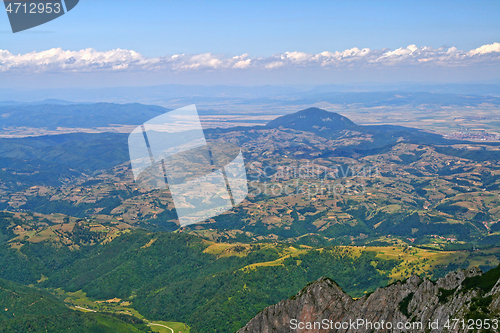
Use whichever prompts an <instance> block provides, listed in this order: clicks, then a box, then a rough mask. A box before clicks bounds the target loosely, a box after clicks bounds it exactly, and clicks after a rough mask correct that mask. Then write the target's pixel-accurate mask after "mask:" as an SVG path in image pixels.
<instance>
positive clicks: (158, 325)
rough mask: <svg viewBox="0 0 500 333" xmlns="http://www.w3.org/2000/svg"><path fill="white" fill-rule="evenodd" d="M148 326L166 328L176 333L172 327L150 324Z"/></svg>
mask: <svg viewBox="0 0 500 333" xmlns="http://www.w3.org/2000/svg"><path fill="white" fill-rule="evenodd" d="M148 326H161V327H165V328H168V329H169V330H171V331H172V333H175V332H174V330H173V329H171V328H170V327H168V326H165V325H161V324H151V323H150V324H148Z"/></svg>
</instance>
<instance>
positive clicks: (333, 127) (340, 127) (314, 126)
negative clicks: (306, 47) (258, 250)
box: [266, 108, 460, 154]
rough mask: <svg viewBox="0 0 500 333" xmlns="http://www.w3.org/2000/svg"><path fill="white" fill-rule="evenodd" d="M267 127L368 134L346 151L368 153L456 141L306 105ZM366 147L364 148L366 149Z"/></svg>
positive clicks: (329, 133)
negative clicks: (405, 145) (400, 144)
mask: <svg viewBox="0 0 500 333" xmlns="http://www.w3.org/2000/svg"><path fill="white" fill-rule="evenodd" d="M266 127H267V128H290V129H294V130H299V131H304V132H312V133H315V134H317V135H319V136H321V137H324V138H327V139H338V138H345V137H346V136H351V137H352V136H363V135H365V136H366V135H368V136H369V137H370V140H366V141H363V142H362V143H361V144H357V145H352V146H351V147H350V148H347V149H348V150H352V149H354V150H356V151H357V152H358V153H362V154H364V153H368V154H371V153H372V151H371V149H374V148H381V147H385V148H387V147H390V146H393V145H395V144H396V143H398V142H409V143H415V144H445V145H446V144H456V143H460V141H458V140H446V139H444V138H443V136H442V135H439V134H434V133H429V132H424V131H422V130H419V129H416V128H411V127H404V126H397V125H368V126H362V125H357V124H355V123H354V122H352V121H351V120H350V119H349V118H347V117H344V116H342V115H340V114H338V113H336V112H329V111H325V110H322V109H319V108H309V109H305V110H302V111H298V112H295V113H292V114H289V115H285V116H281V117H278V118H276V119H273V120H271V121H270V122H269V123H267V125H266ZM367 149H368V150H367Z"/></svg>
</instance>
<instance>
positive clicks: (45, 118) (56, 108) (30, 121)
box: [0, 100, 169, 129]
mask: <svg viewBox="0 0 500 333" xmlns="http://www.w3.org/2000/svg"><path fill="white" fill-rule="evenodd" d="M167 111H169V109H165V108H163V107H161V106H154V105H144V104H139V103H131V104H114V103H95V104H64V103H62V102H57V103H55V102H54V101H51V100H49V101H47V103H40V104H22V105H1V104H0V128H1V127H31V128H48V129H57V128H58V127H70V128H93V127H106V126H111V125H117V124H119V125H140V124H142V123H143V122H145V121H147V120H149V119H152V118H154V117H156V116H158V115H160V114H163V113H165V112H167Z"/></svg>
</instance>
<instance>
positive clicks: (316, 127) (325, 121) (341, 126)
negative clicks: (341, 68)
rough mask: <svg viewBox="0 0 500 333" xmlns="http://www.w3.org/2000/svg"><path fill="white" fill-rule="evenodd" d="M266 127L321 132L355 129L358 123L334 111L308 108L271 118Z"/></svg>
mask: <svg viewBox="0 0 500 333" xmlns="http://www.w3.org/2000/svg"><path fill="white" fill-rule="evenodd" d="M266 127H268V128H278V127H286V128H293V129H296V130H299V131H306V132H313V133H321V132H323V131H326V132H328V131H342V130H349V129H357V127H358V125H356V124H355V123H353V122H352V121H351V120H350V119H348V118H346V117H344V116H342V115H340V114H338V113H336V112H328V111H325V110H322V109H318V108H309V109H305V110H302V111H299V112H295V113H292V114H288V115H285V116H281V117H278V118H276V119H274V120H271V121H270V122H269V123H267V125H266Z"/></svg>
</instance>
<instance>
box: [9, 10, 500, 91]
mask: <svg viewBox="0 0 500 333" xmlns="http://www.w3.org/2000/svg"><path fill="white" fill-rule="evenodd" d="M499 14H500V1H497V0H493V1H480V0H478V1H462V0H455V1H436V0H434V1H422V0H420V1H399V0H397V1H396V0H395V1H387V0H371V1H356V0H351V1H334V0H330V1H307V2H306V1H293V0H289V1H279V0H276V1H258V0H256V1H227V0H226V1H217V0H211V1H168V0H142V1H141V0H121V1H117V0H105V1H103V0H80V3H79V4H78V5H77V6H76V7H75V8H74V9H73V10H72V11H71V12H69V13H67V14H65V15H63V16H62V17H60V18H58V19H55V20H53V21H51V22H48V23H46V24H44V25H41V26H39V27H35V28H33V29H30V30H27V31H24V32H19V33H16V34H13V33H12V31H11V29H10V25H9V21H8V18H7V15H6V13H5V14H4V15H0V87H3V88H5V87H8V86H11V87H23V86H25V87H40V86H54V87H57V86H61V85H63V86H67V85H70V86H79V85H82V86H99V85H105V86H113V85H132V84H137V85H147V84H161V83H187V84H189V83H197V84H199V83H201V84H211V83H216V84H224V83H227V84H267V83H272V84H280V83H281V84H286V83H308V84H315V83H318V84H323V83H336V84H339V83H351V82H365V81H381V82H382V81H383V82H396V81H405V82H489V81H492V82H496V81H498V80H500V70H499V69H500V44H499V43H500V20H498V17H499ZM2 77H3V80H2ZM26 79H28V80H26Z"/></svg>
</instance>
